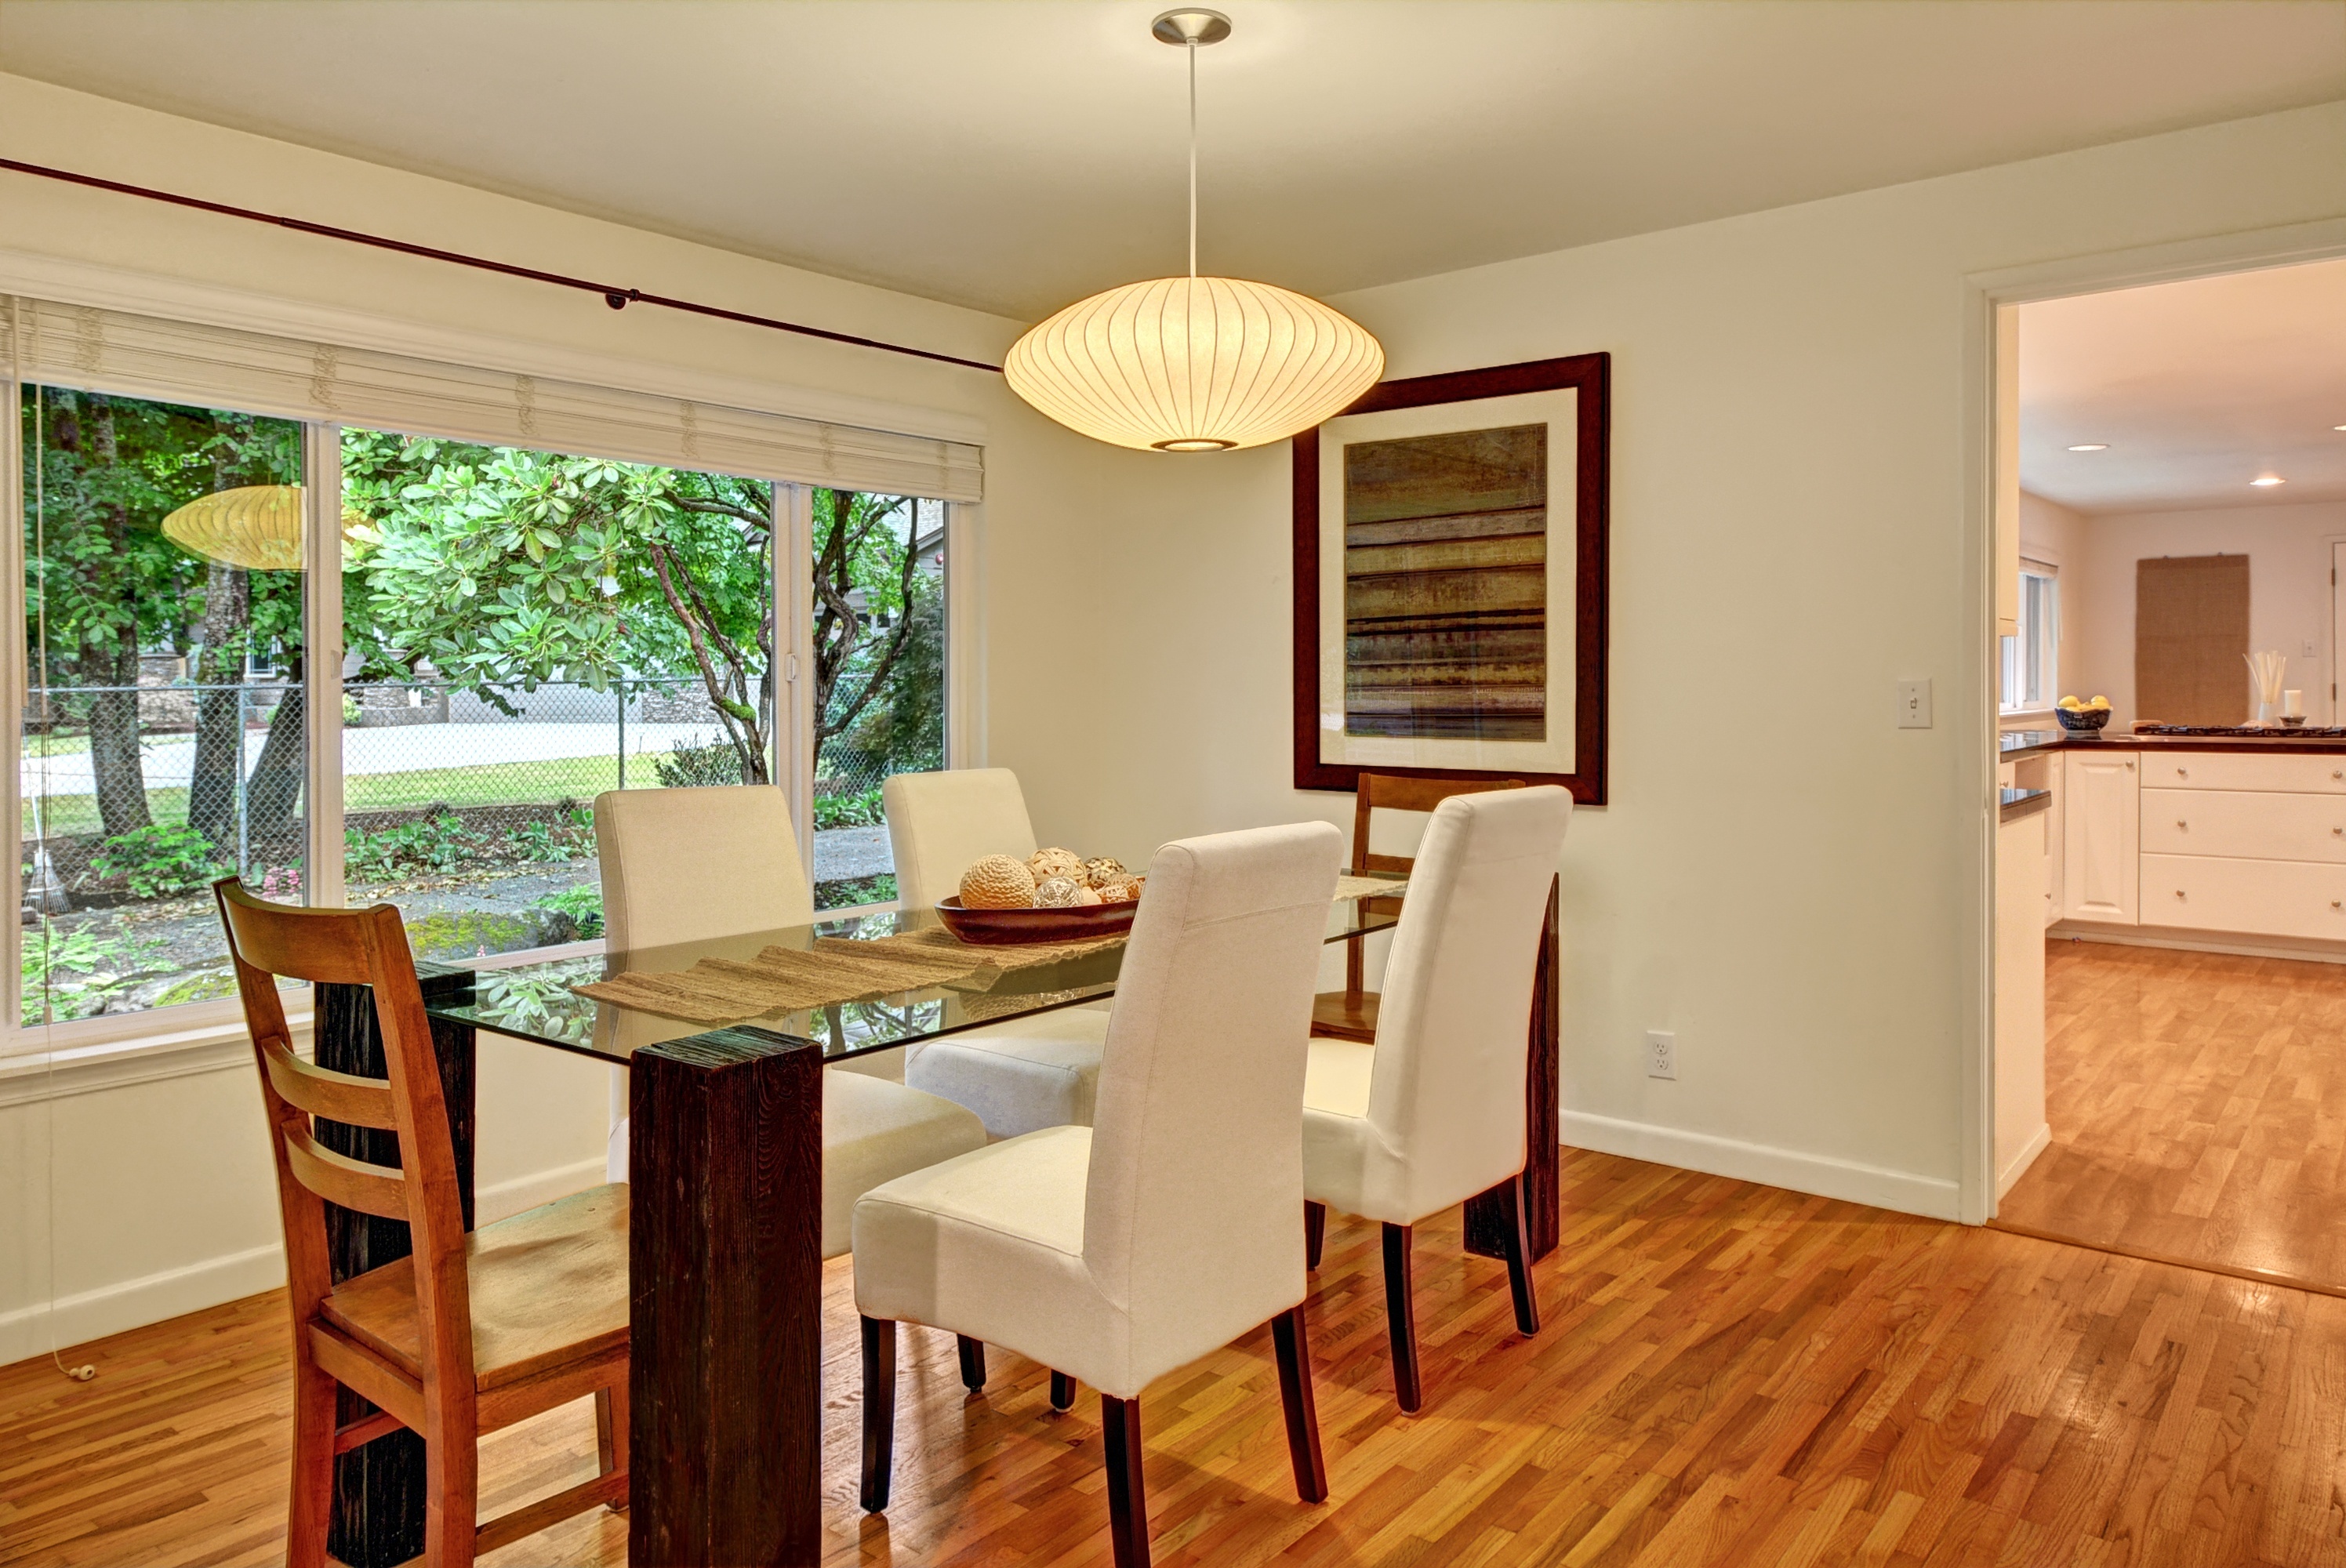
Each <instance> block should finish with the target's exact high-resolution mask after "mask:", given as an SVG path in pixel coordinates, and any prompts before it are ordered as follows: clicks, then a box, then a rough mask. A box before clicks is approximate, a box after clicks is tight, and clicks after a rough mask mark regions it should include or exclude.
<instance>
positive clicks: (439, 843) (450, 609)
mask: <svg viewBox="0 0 2346 1568" xmlns="http://www.w3.org/2000/svg"><path fill="white" fill-rule="evenodd" d="M342 472H343V480H342V484H343V507H344V518H345V524H346V525H347V526H348V527H350V529H351V532H352V539H351V542H350V545H349V546H348V548H347V549H346V552H345V555H344V558H343V578H342V615H343V631H344V638H345V647H346V654H345V657H344V659H343V663H342V678H343V702H342V723H343V728H342V768H343V775H344V779H343V809H344V817H343V823H344V834H343V838H344V845H345V849H344V855H343V867H344V876H345V878H346V879H347V881H348V887H349V892H348V897H349V900H350V901H351V902H352V903H353V904H359V903H367V902H375V901H390V902H393V903H395V904H397V905H398V906H399V907H400V908H401V910H402V911H403V912H404V913H405V915H406V917H407V921H408V934H409V941H410V942H411V943H412V945H413V947H414V949H415V952H416V953H417V955H418V956H419V957H427V958H429V957H442V958H459V957H475V956H481V955H485V954H490V953H498V952H518V951H522V950H525V949H530V948H536V947H545V946H550V945H554V944H556V943H559V942H572V941H577V940H582V939H586V938H591V937H596V936H599V935H601V934H602V897H601V887H600V880H599V878H598V876H597V870H596V863H595V835H594V820H593V804H594V799H595V797H596V796H597V794H599V793H600V792H602V791H603V790H606V789H658V788H662V787H670V786H679V785H702V784H739V783H744V782H747V783H754V784H767V783H770V782H772V779H771V763H770V758H771V755H772V738H773V700H774V694H773V689H772V685H771V682H770V677H769V672H770V670H771V669H772V667H773V635H774V627H773V623H774V617H773V613H772V610H773V577H772V560H773V525H772V519H773V487H772V486H771V485H770V484H766V483H764V482H763V481H757V480H747V479H736V478H731V477H729V476H726V475H721V474H710V473H692V472H689V471H686V470H680V469H670V468H659V467H654V466H650V465H647V464H642V463H615V462H608V461H606V460H603V459H600V458H591V457H576V456H568V455H564V454H561V453H546V452H533V451H525V450H521V449H516V448H512V447H483V446H473V445H468V444H465V443H461V442H454V441H443V440H438V439H434V438H428V437H421V436H406V435H399V434H393V433H385V432H381V431H363V430H349V431H345V432H344V433H343V438H342Z"/></svg>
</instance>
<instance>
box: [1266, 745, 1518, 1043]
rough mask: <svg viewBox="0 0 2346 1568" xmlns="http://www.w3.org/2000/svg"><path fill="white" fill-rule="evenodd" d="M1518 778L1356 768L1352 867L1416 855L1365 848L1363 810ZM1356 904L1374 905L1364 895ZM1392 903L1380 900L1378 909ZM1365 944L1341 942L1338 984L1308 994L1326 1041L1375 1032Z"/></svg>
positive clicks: (1400, 863)
mask: <svg viewBox="0 0 2346 1568" xmlns="http://www.w3.org/2000/svg"><path fill="white" fill-rule="evenodd" d="M1523 787H1524V781H1523V780H1522V779H1474V778H1467V779H1419V778H1414V777H1412V776H1409V775H1406V774H1401V773H1372V772H1370V771H1368V770H1367V769H1362V770H1361V776H1360V779H1359V781H1358V782H1357V783H1356V784H1355V785H1354V786H1353V788H1352V870H1353V871H1400V872H1402V873H1403V874H1404V875H1405V874H1407V872H1408V871H1409V870H1410V868H1411V867H1412V866H1413V865H1415V864H1416V863H1417V862H1416V860H1415V858H1414V857H1413V856H1410V855H1380V854H1377V853H1376V852H1374V851H1373V850H1371V849H1370V848H1369V814H1370V813H1371V812H1372V811H1375V810H1378V809H1383V810H1387V811H1431V810H1433V809H1434V808H1435V807H1436V806H1439V805H1441V804H1442V803H1443V801H1444V800H1447V799H1450V798H1451V797H1452V796H1453V795H1480V794H1482V793H1484V791H1485V790H1490V789H1522V788H1523ZM1361 907H1362V910H1363V911H1374V910H1376V909H1377V908H1378V903H1377V901H1376V900H1374V899H1364V900H1362V903H1361ZM1392 907H1393V906H1392V904H1391V903H1386V904H1385V905H1384V906H1383V908H1385V909H1387V910H1390V909H1392ZM1366 946H1367V944H1366V943H1365V942H1358V941H1354V942H1346V943H1345V944H1344V989H1343V990H1341V991H1323V992H1321V993H1320V994H1319V995H1317V996H1315V997H1313V998H1312V999H1311V1033H1314V1034H1324V1035H1326V1036H1328V1037H1329V1038H1330V1039H1332V1040H1359V1041H1362V1042H1373V1041H1374V1040H1375V1039H1376V1037H1377V1001H1378V997H1377V993H1375V992H1373V991H1371V990H1369V989H1367V985H1368V975H1367V963H1366V962H1365V960H1366V954H1365V952H1363V950H1364V949H1365V947H1366Z"/></svg>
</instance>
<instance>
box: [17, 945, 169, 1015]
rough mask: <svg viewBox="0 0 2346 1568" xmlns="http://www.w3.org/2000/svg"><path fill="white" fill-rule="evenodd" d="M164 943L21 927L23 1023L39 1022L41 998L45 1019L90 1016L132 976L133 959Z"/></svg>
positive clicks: (20, 969) (102, 1009)
mask: <svg viewBox="0 0 2346 1568" xmlns="http://www.w3.org/2000/svg"><path fill="white" fill-rule="evenodd" d="M166 945H167V944H166V943H165V942H162V941H161V940H160V939H159V938H148V939H146V940H144V941H135V940H132V939H130V938H128V937H124V936H119V935H116V936H100V935H98V934H97V932H94V931H91V930H88V929H87V928H86V927H84V928H78V929H75V930H71V931H67V930H63V929H60V928H58V927H55V926H52V927H50V928H48V929H47V930H46V932H43V931H36V930H33V929H30V928H27V929H26V932H25V934H24V941H23V943H22V954H21V962H20V964H19V967H18V971H17V972H18V974H19V975H20V976H21V977H22V980H23V990H22V991H21V992H20V993H19V994H20V995H22V996H23V998H24V1003H23V1008H22V1022H23V1023H24V1024H25V1026H26V1027H27V1028H30V1027H32V1026H34V1025H36V1024H38V1023H42V1022H44V1017H43V1014H44V1011H45V1008H44V1000H45V999H46V1021H47V1022H51V1023H66V1022H67V1021H68V1020H70V1019H75V1018H93V1017H96V1016H97V1014H98V1013H103V1012H104V1011H105V1010H106V1003H107V999H108V998H109V997H111V996H113V995H114V994H116V993H117V991H119V990H120V989H121V988H122V987H123V986H124V985H125V984H126V983H128V981H129V980H131V979H133V978H136V976H135V975H134V974H133V971H135V970H136V968H137V967H138V962H139V961H140V960H142V959H147V958H150V957H151V956H152V955H153V954H154V953H156V952H158V951H160V950H161V949H162V948H163V947H164V946H166Z"/></svg>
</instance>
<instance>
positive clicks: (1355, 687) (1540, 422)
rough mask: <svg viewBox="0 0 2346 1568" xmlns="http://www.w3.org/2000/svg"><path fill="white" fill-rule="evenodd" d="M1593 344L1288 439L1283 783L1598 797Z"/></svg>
mask: <svg viewBox="0 0 2346 1568" xmlns="http://www.w3.org/2000/svg"><path fill="white" fill-rule="evenodd" d="M1610 381H1611V356H1609V355H1607V354H1576V355H1574V356H1573V357H1571V358H1569V359H1559V360H1537V361H1531V362H1529V363H1525V364H1519V365H1501V366H1498V367H1496V368H1494V369H1491V370H1481V371H1457V372H1451V373H1449V374H1445V375H1435V376H1419V377H1415V378H1413V379H1412V380H1408V381H1397V382H1383V383H1382V384H1381V385H1378V386H1375V387H1372V388H1371V389H1370V390H1369V391H1368V392H1367V393H1366V394H1365V395H1363V396H1362V398H1361V400H1360V401H1359V402H1355V403H1353V404H1352V407H1351V408H1349V409H1347V410H1345V411H1344V412H1342V413H1341V414H1339V415H1338V416H1336V417H1335V418H1334V419H1331V420H1330V421H1329V422H1328V423H1325V424H1323V425H1321V426H1320V427H1319V428H1318V429H1317V430H1311V431H1306V432H1304V433H1302V434H1301V435H1299V436H1297V437H1296V438H1295V440H1294V454H1295V494H1294V506H1295V539H1294V544H1295V644H1294V657H1295V787H1296V788H1297V789H1352V788H1354V787H1355V783H1356V781H1357V779H1358V778H1359V775H1360V772H1361V770H1362V769H1369V770H1370V771H1372V772H1376V773H1399V774H1405V775H1413V776H1418V777H1443V776H1445V775H1461V774H1464V775H1474V774H1504V775H1505V776H1506V777H1508V778H1510V779H1524V780H1525V781H1526V782H1529V783H1540V784H1561V785H1563V786H1564V787H1565V788H1566V789H1570V790H1571V791H1572V796H1573V799H1575V800H1576V801H1577V802H1579V803H1580V804H1583V805H1590V806H1596V805H1602V804H1604V803H1605V798H1606V795H1605V738H1606V723H1605V718H1606V715H1605V702H1606V680H1605V650H1606V611H1607V604H1606V601H1607V560H1606V551H1607V524H1606V497H1607V444H1608V439H1609V433H1610V423H1611V422H1610V412H1611V387H1610Z"/></svg>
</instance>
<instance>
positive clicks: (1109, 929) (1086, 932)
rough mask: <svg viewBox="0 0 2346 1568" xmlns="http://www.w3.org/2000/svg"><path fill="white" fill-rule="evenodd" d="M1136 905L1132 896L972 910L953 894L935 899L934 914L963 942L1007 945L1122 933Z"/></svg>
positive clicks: (1091, 939) (1091, 938)
mask: <svg viewBox="0 0 2346 1568" xmlns="http://www.w3.org/2000/svg"><path fill="white" fill-rule="evenodd" d="M1139 908H1140V901H1139V900H1137V899H1134V900H1131V901H1128V902H1125V903H1117V904H1107V903H1101V904H1077V905H1076V906H1075V907H1074V908H1073V909H1064V910H1038V909H1024V910H971V909H964V908H962V904H961V899H960V897H959V896H958V895H956V896H954V897H953V898H949V899H939V900H938V901H937V918H938V919H940V920H942V921H944V922H945V929H946V930H947V931H949V932H953V933H954V935H955V936H957V937H959V938H961V940H962V941H964V942H976V943H980V944H983V945H984V946H988V947H1007V946H1014V945H1015V944H1017V943H1019V942H1097V941H1099V940H1100V939H1101V938H1103V937H1110V936H1122V935H1123V934H1124V933H1125V932H1128V931H1130V930H1131V929H1132V917H1133V915H1134V913H1135V912H1136V911H1138V910H1139Z"/></svg>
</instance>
